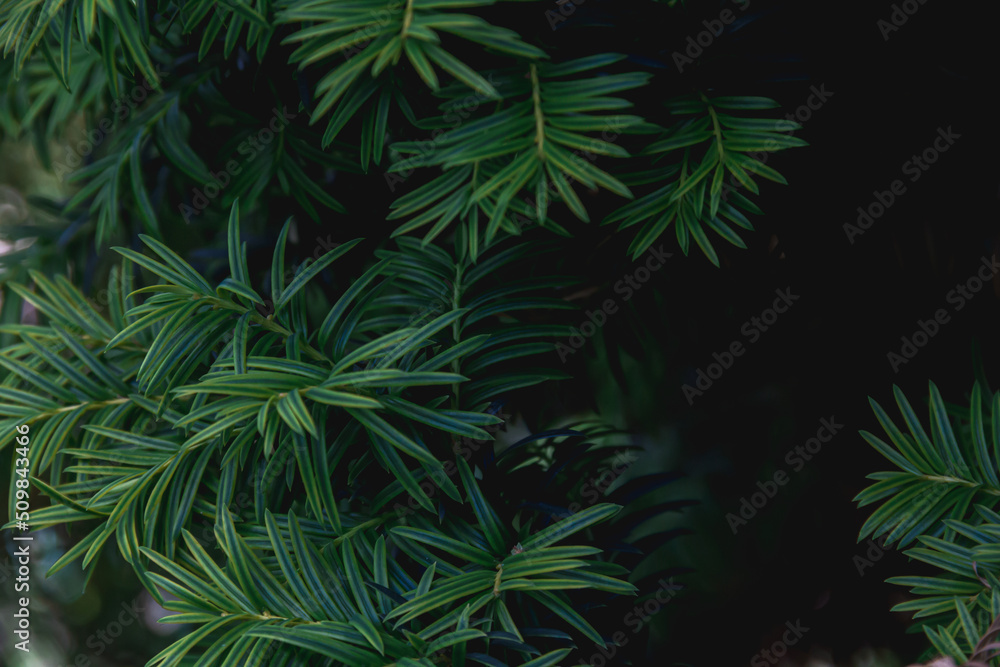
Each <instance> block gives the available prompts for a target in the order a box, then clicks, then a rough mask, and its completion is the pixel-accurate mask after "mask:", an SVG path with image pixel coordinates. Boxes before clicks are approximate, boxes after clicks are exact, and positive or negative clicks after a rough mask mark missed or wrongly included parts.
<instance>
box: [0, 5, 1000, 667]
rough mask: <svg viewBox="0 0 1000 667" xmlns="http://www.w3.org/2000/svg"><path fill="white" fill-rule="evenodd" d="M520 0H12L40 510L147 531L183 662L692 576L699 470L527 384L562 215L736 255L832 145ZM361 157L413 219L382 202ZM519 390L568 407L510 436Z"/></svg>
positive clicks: (10, 428) (12, 256) (446, 640)
mask: <svg viewBox="0 0 1000 667" xmlns="http://www.w3.org/2000/svg"><path fill="white" fill-rule="evenodd" d="M502 4H504V5H511V7H503V8H501V7H497V6H495V3H494V1H493V0H406V1H405V2H404V1H403V0H391V1H389V2H386V1H385V0H358V1H357V2H339V1H334V0H225V1H224V2H211V1H209V0H159V1H158V2H145V1H143V0H138V1H137V2H134V3H132V2H124V1H122V0H101V1H100V2H98V1H97V0H68V1H65V2H51V1H46V2H37V1H34V0H17V1H13V2H7V3H4V5H3V8H2V9H0V42H2V43H3V46H4V56H5V57H4V59H3V60H2V61H0V75H2V77H3V80H4V82H5V86H6V90H5V94H4V96H3V103H2V108H0V138H2V139H3V140H4V141H7V142H13V141H16V140H18V139H20V138H21V137H30V138H31V139H32V141H33V145H34V149H35V151H36V153H37V154H38V156H39V158H40V159H41V161H42V163H43V165H44V166H45V167H46V168H47V169H48V170H49V171H50V172H51V173H52V174H53V176H54V178H55V180H56V182H57V183H58V184H59V186H60V188H63V189H62V190H60V192H59V193H58V194H54V195H52V196H45V197H37V198H35V199H33V200H32V201H31V204H32V207H31V214H30V215H28V214H25V215H23V216H21V221H20V222H19V223H18V224H10V225H8V226H7V227H6V228H5V229H4V230H3V233H4V235H5V237H7V238H11V239H33V242H31V243H25V244H20V245H18V246H17V247H16V248H15V249H14V250H13V251H12V252H10V253H8V255H6V256H5V259H4V262H5V266H4V272H3V275H2V276H0V284H2V288H3V312H2V325H0V334H2V335H3V338H4V341H3V348H2V349H0V367H2V369H3V371H2V381H0V442H2V443H3V444H4V445H6V444H7V443H9V442H12V440H13V439H12V437H11V436H12V435H13V433H14V430H15V428H16V427H17V425H19V424H27V425H29V426H30V429H31V432H32V448H33V449H32V458H31V468H30V480H31V484H32V486H33V488H34V489H36V490H37V492H38V493H40V494H41V495H43V496H45V497H47V498H48V499H49V501H50V502H51V504H50V505H49V506H47V507H45V508H44V509H35V510H34V511H33V512H32V524H33V526H34V527H36V528H43V527H48V526H63V525H69V526H70V527H71V528H73V531H72V534H73V535H74V536H77V539H76V540H75V542H74V543H73V546H72V548H70V549H69V550H68V551H67V552H66V553H65V555H64V556H63V557H62V558H60V559H59V561H58V562H57V563H55V564H54V565H53V566H52V568H51V569H50V573H51V572H55V571H58V570H60V569H62V568H64V567H67V566H70V565H72V566H74V567H79V566H82V567H83V568H84V570H85V571H86V572H87V573H88V575H89V574H90V573H92V572H93V571H94V568H95V567H96V564H97V562H98V560H99V557H100V556H101V554H102V552H104V551H105V549H108V548H110V549H117V550H118V551H119V552H120V554H121V556H122V558H123V559H124V560H125V561H126V562H127V563H128V564H129V565H130V566H131V567H132V569H133V570H134V571H135V573H136V575H137V576H138V577H139V579H140V580H141V582H142V583H143V585H144V586H145V587H146V589H147V590H148V591H149V592H150V593H151V594H152V595H154V596H155V598H156V599H157V600H158V601H159V602H160V603H161V604H162V605H163V606H164V607H166V608H167V609H169V610H171V611H173V612H176V614H175V615H173V616H171V617H169V618H168V619H167V621H168V622H173V623H184V624H190V625H191V626H192V627H193V630H192V631H191V632H189V633H188V634H186V635H183V636H182V637H181V638H180V639H178V640H177V641H176V642H174V643H173V644H172V645H170V646H169V647H168V648H167V649H166V650H164V651H163V652H162V653H160V654H159V655H157V656H155V657H154V658H153V659H152V660H151V662H150V664H152V665H188V664H191V665H226V666H228V665H265V664H266V665H306V664H309V665H314V664H346V665H390V664H395V665H400V666H401V667H402V666H406V665H433V664H441V663H444V664H453V665H464V664H470V663H478V664H485V665H503V664H512V665H525V666H530V667H542V666H544V665H556V664H560V663H562V662H564V661H566V660H567V659H568V658H567V656H568V655H569V654H570V653H571V652H572V651H573V650H574V649H575V648H576V647H583V646H586V645H588V644H589V643H590V642H593V643H595V644H597V645H599V646H604V645H605V644H607V643H609V642H610V641H612V640H611V637H612V635H613V634H614V632H615V630H618V627H615V626H611V627H595V625H594V624H593V623H592V622H591V621H592V617H591V615H590V611H591V610H594V609H601V608H610V609H617V608H618V607H616V606H615V605H618V604H619V601H620V600H627V601H628V602H627V604H628V605H631V604H633V603H634V602H636V599H635V596H636V595H638V596H639V597H638V602H640V603H641V602H642V601H643V600H644V599H646V598H648V597H649V596H652V595H654V594H656V593H662V585H661V589H655V590H654V588H653V586H654V585H660V584H659V583H657V584H652V583H650V582H651V581H652V580H654V579H656V580H658V582H659V581H662V577H663V575H664V573H666V572H667V571H668V570H669V568H668V567H666V566H664V565H663V564H662V563H657V562H653V563H650V562H649V559H648V558H647V557H646V554H651V553H652V552H653V551H655V549H656V547H657V546H659V545H662V544H663V542H664V541H665V540H668V539H670V538H671V537H672V536H673V535H674V534H675V533H674V532H673V531H668V530H665V529H663V527H662V525H661V524H659V523H657V522H656V521H653V520H654V519H656V518H657V517H659V516H661V515H662V513H663V512H665V511H667V510H673V509H678V508H680V507H683V506H684V504H685V501H683V500H670V501H664V500H663V496H662V495H656V494H657V492H658V491H660V490H661V489H662V487H663V486H664V485H666V484H668V483H669V482H670V481H671V480H672V479H673V478H674V476H673V475H670V474H653V475H642V474H635V473H634V472H632V471H630V473H629V475H627V476H623V477H622V481H618V479H617V478H618V477H619V476H621V470H622V468H623V465H622V461H623V460H626V459H627V457H628V456H629V454H630V453H631V452H633V450H635V449H636V448H637V445H636V444H635V443H634V442H633V441H632V440H631V439H630V438H628V437H627V436H626V435H624V434H622V433H620V432H618V431H617V430H616V429H615V428H614V427H613V426H612V425H609V424H607V423H605V421H604V420H602V419H601V417H600V415H590V416H588V417H587V418H586V419H583V420H582V421H579V422H575V423H565V422H564V421H559V420H555V419H552V420H551V421H549V419H550V417H548V416H546V415H538V414H533V413H532V412H531V409H530V406H523V405H518V404H517V397H518V396H519V393H518V392H519V391H521V390H524V389H526V388H532V387H537V386H539V385H541V384H542V383H555V382H558V381H559V380H564V379H566V378H567V375H566V373H565V372H563V371H561V370H558V369H555V368H549V367H548V365H550V364H551V362H552V359H553V357H554V352H553V351H554V349H555V345H556V343H557V342H558V341H560V340H564V339H565V337H566V336H568V335H569V334H570V333H571V329H570V327H569V326H567V320H566V318H565V317H563V316H562V315H563V312H564V311H566V310H567V309H571V308H573V307H574V306H573V304H572V302H571V301H570V300H567V298H566V296H567V294H568V289H569V288H570V287H572V286H573V285H574V284H575V283H576V282H577V280H578V276H573V275H564V274H563V273H562V268H561V267H562V261H561V257H560V253H559V243H558V239H559V237H560V236H561V237H567V236H573V235H575V234H576V233H577V232H578V230H579V229H580V225H583V224H585V223H588V222H590V223H591V224H593V223H594V222H599V223H600V224H613V223H617V226H618V230H619V231H620V233H621V234H623V235H626V236H627V238H628V239H629V241H630V243H631V245H630V247H629V254H630V255H631V256H633V257H638V256H639V255H641V254H642V253H644V252H645V251H646V250H647V249H649V248H650V247H651V246H652V245H653V244H654V243H662V241H663V240H662V238H661V237H663V235H664V234H666V233H668V232H670V231H671V227H672V228H673V233H674V236H675V238H676V243H677V245H678V246H679V247H680V249H681V250H682V251H683V253H684V254H685V255H686V254H688V253H689V250H690V249H691V244H692V241H693V242H694V244H695V245H697V246H698V248H699V250H700V252H701V253H703V254H704V255H705V256H706V257H707V258H708V259H709V260H710V261H711V262H712V263H715V264H719V262H720V250H719V249H717V247H716V245H715V244H717V243H718V240H719V239H722V240H724V241H726V242H727V243H729V244H732V245H733V246H736V247H745V246H744V242H743V240H742V239H741V237H740V235H739V233H738V232H737V230H738V229H742V230H752V225H751V223H750V220H749V219H748V217H747V214H759V213H760V212H761V211H760V210H759V209H758V208H757V206H756V205H755V204H754V203H753V202H752V201H751V199H750V198H749V197H748V195H753V194H756V193H757V192H758V183H757V181H756V180H755V178H756V177H763V178H764V179H768V180H771V181H776V182H779V183H784V179H783V177H782V176H781V175H780V174H779V173H778V172H777V171H776V170H775V169H774V168H773V167H772V166H768V165H767V164H765V162H766V161H767V157H768V154H769V153H771V152H774V151H778V150H782V149H785V148H789V147H795V146H801V145H804V143H805V142H803V141H802V140H801V139H799V138H796V137H793V136H791V135H790V134H789V133H791V132H794V131H795V130H796V129H798V125H797V124H796V123H794V122H791V121H787V120H775V119H773V118H771V117H769V114H768V111H767V110H769V109H773V108H774V107H776V106H777V104H776V103H775V102H774V101H772V100H769V99H765V98H761V97H736V96H733V95H732V94H721V93H719V92H718V91H712V90H705V91H699V92H695V93H690V92H689V91H686V90H669V89H668V86H667V85H666V81H667V80H666V77H664V76H661V75H654V72H653V71H648V70H649V68H645V67H643V66H641V65H639V64H636V63H635V62H632V59H630V58H627V57H626V56H625V55H622V54H616V53H604V52H601V51H600V50H595V51H594V52H592V53H589V54H586V55H583V56H579V55H572V56H570V55H567V54H565V53H563V52H561V51H560V50H559V49H556V48H550V47H549V46H548V44H547V40H545V39H529V38H528V36H522V35H521V34H519V32H518V31H517V30H515V29H514V28H513V27H516V25H517V24H518V18H519V17H521V16H523V15H524V14H523V13H524V12H527V11H535V12H538V13H539V14H542V13H544V11H545V8H541V4H542V3H502ZM671 4H673V3H671ZM511 26H513V27H511ZM638 89H647V90H649V89H652V90H655V91H657V96H660V95H662V99H660V100H659V103H658V104H657V105H655V106H654V107H649V108H644V109H641V110H637V109H635V108H634V107H635V103H634V102H633V101H632V99H631V98H630V95H631V94H632V93H634V92H635V91H636V90H638ZM661 91H662V92H661ZM732 92H740V91H732ZM638 111H641V113H638ZM360 183H367V184H368V185H367V186H366V187H367V188H368V189H367V192H379V193H382V194H380V195H379V198H384V197H385V196H386V195H385V191H386V189H387V190H388V192H389V193H390V194H391V199H390V202H389V209H390V210H389V211H388V213H387V215H386V216H384V217H385V218H386V219H387V220H388V221H389V226H388V227H386V226H385V224H380V223H384V222H385V220H381V221H374V222H373V221H370V220H369V221H368V223H369V225H370V226H371V228H372V229H374V230H375V231H374V233H369V231H368V229H365V230H364V231H363V232H360V233H359V230H358V228H359V227H361V226H362V225H358V224H353V225H352V224H351V220H352V216H365V215H368V212H367V210H366V208H367V209H375V210H377V207H376V204H375V203H373V202H372V198H371V197H368V199H367V201H364V202H362V204H361V205H358V203H357V202H356V201H355V200H356V198H355V197H352V193H351V191H352V189H353V188H354V187H355V186H356V184H360ZM372 183H374V186H373V185H372ZM386 186H387V187H386ZM67 187H68V188H69V189H68V190H66V189H65V188H67ZM63 193H65V196H63ZM345 202H347V203H345ZM349 204H351V205H349ZM290 213H291V214H292V215H291V217H289V214H290ZM282 221H283V223H282ZM279 229H280V232H278V231H277V230H279ZM316 229H319V230H322V231H321V232H320V237H318V238H317V243H318V245H317V246H315V247H314V246H313V245H312V242H311V241H310V237H311V235H312V233H313V230H316ZM329 230H334V233H333V234H332V238H334V239H336V241H331V240H330V239H331V235H330V234H329ZM383 231H384V232H385V233H382V232H383ZM360 236H366V237H368V240H363V239H361V238H358V237H360ZM323 237H325V238H326V239H327V241H323V240H322V239H323ZM519 237H524V238H519ZM140 241H141V242H140ZM671 243H673V241H671ZM116 244H117V245H116ZM112 246H114V250H115V252H114V253H112V252H109V249H110V248H111V247H112ZM67 272H68V277H63V275H64V274H67ZM105 285H106V287H104V286H105ZM508 411H509V412H508ZM516 414H519V415H522V416H523V417H526V419H524V421H526V422H527V423H528V424H530V426H531V427H535V426H538V427H539V428H531V429H529V433H528V434H527V435H521V436H518V437H516V438H513V437H510V438H507V439H506V441H504V442H502V443H501V439H500V438H498V436H500V435H502V434H503V429H504V428H506V427H507V426H508V425H510V424H511V423H512V421H513V420H512V418H513V417H514V416H515V415H516ZM994 423H996V421H995V420H994ZM977 451H978V450H977ZM623 457H625V458H624V459H623ZM609 477H610V479H611V480H614V481H613V482H608V481H607V479H608V478H609ZM597 480H604V481H602V482H597ZM17 481H18V480H17V479H16V476H15V478H13V479H12V480H11V487H10V498H11V500H13V499H14V498H15V496H16V492H17V490H18V489H17V484H16V483H17ZM993 482H994V484H995V482H996V480H995V479H994V480H993ZM949 498H950V496H949ZM963 498H964V496H963ZM970 498H971V496H970ZM956 502H957V501H956ZM965 504H966V505H967V504H968V500H966V501H965ZM12 505H13V503H12ZM37 506H38V505H37V503H36V507H37ZM623 508H624V509H623ZM993 516H995V515H992V514H983V517H984V519H990V517H993ZM954 518H957V517H954ZM77 524H79V526H80V529H77V528H76V525H77ZM906 529H907V530H909V529H910V527H909V526H908V527H907V528H906ZM80 530H82V532H80ZM955 530H957V528H956V529H955ZM963 530H965V531H966V532H963V533H962V534H963V535H965V536H967V537H969V539H978V538H980V537H983V538H984V539H985V538H986V537H988V533H985V532H983V531H982V530H978V529H972V528H968V529H963ZM910 532H912V531H910ZM658 578H659V579H658ZM955 585H958V584H955ZM962 586H966V587H967V586H968V584H965V583H963V584H962ZM962 590H963V591H964V590H965V588H962ZM672 593H673V590H672V587H671V594H672ZM166 594H169V595H166ZM994 604H995V603H994ZM622 608H624V609H628V608H631V607H630V606H627V607H622ZM963 618H964V617H963ZM942 636H943V635H942ZM970 640H972V637H970ZM575 657H576V656H574V659H575ZM318 661H325V662H318Z"/></svg>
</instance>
